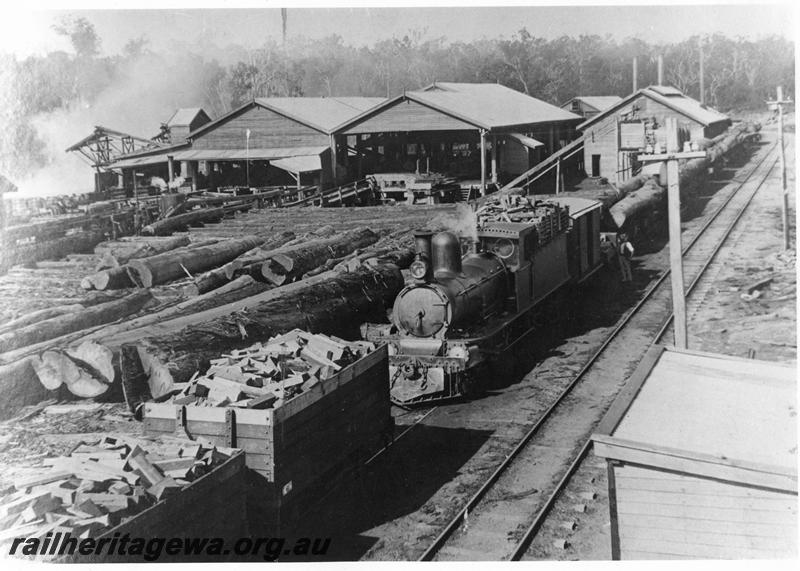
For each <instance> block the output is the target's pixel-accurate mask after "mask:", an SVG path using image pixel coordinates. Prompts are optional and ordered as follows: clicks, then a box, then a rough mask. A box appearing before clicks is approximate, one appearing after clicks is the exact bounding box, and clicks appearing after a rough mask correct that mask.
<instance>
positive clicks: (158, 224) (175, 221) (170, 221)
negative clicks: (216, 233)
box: [142, 208, 225, 236]
mask: <svg viewBox="0 0 800 571" xmlns="http://www.w3.org/2000/svg"><path fill="white" fill-rule="evenodd" d="M224 216H225V208H200V209H197V210H192V211H190V212H186V213H184V214H179V215H177V216H173V217H171V218H164V219H163V220H156V221H155V222H153V223H152V224H148V225H147V226H145V227H144V228H142V234H147V235H150V236H166V235H167V234H172V233H173V232H177V231H178V230H183V229H185V228H186V227H188V226H193V225H195V224H206V223H208V222H219V221H220V220H222V218H223V217H224Z"/></svg>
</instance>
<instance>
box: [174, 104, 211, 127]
mask: <svg viewBox="0 0 800 571" xmlns="http://www.w3.org/2000/svg"><path fill="white" fill-rule="evenodd" d="M201 113H202V114H203V115H204V116H205V118H206V120H207V121H210V120H211V117H209V116H208V114H207V113H206V112H205V111H203V109H202V108H200V107H182V108H181V109H178V110H177V111H175V113H173V114H172V117H170V118H169V119H168V120H167V125H169V126H170V127H178V126H180V127H186V126H189V125H191V124H192V123H193V122H194V120H195V118H196V117H197V116H198V115H200V114H201Z"/></svg>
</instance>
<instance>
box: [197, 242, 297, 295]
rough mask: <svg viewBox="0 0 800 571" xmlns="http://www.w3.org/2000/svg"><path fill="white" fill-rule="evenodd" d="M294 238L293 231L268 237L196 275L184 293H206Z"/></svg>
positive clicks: (240, 273)
mask: <svg viewBox="0 0 800 571" xmlns="http://www.w3.org/2000/svg"><path fill="white" fill-rule="evenodd" d="M294 238H295V234H294V232H289V231H287V232H283V233H281V234H279V235H278V236H276V237H274V238H270V239H268V240H266V241H264V242H263V243H262V244H260V245H259V246H257V247H255V248H253V249H251V250H248V251H247V252H244V253H243V254H240V255H239V256H237V257H236V258H235V259H233V260H231V261H230V262H228V263H226V264H224V265H223V266H220V267H219V268H215V269H213V270H210V271H209V272H207V273H205V274H203V275H202V276H198V277H197V278H195V280H194V283H192V284H190V285H188V286H186V287H185V288H184V290H183V291H184V295H187V296H194V295H200V294H202V293H206V292H208V291H211V290H213V289H215V288H218V287H220V286H221V285H223V284H225V283H227V282H228V281H229V280H232V279H234V277H238V276H239V275H242V274H243V273H249V272H237V271H238V270H240V269H241V268H243V267H249V266H250V265H251V264H254V263H256V262H258V261H261V262H263V260H264V259H265V258H264V255H265V254H267V253H268V252H271V251H272V250H274V249H276V248H279V247H281V246H283V245H284V244H286V243H287V242H289V241H291V240H293V239H294Z"/></svg>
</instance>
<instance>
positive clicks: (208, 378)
mask: <svg viewBox="0 0 800 571" xmlns="http://www.w3.org/2000/svg"><path fill="white" fill-rule="evenodd" d="M374 350H375V346H374V345H373V344H372V343H369V342H364V341H355V342H347V341H344V340H343V339H339V338H338V337H333V336H327V335H322V334H313V333H308V332H305V331H302V330H300V329H295V330H293V331H290V332H289V333H285V334H283V335H279V336H276V337H272V338H270V339H269V340H268V341H266V342H264V343H256V344H254V345H251V346H249V347H247V348H244V349H238V350H234V351H231V352H230V353H228V354H223V355H222V356H221V357H220V358H218V359H212V360H211V366H210V368H209V369H208V370H207V371H206V372H205V373H204V374H203V375H201V376H196V375H195V376H194V377H193V378H192V379H191V380H190V381H189V382H188V383H181V385H185V386H180V385H175V389H174V390H177V391H178V392H177V393H176V394H175V395H174V396H173V397H171V399H170V402H172V403H174V404H178V405H191V406H216V407H224V406H232V407H240V408H251V409H266V408H273V409H275V408H279V407H281V406H282V405H283V404H284V403H285V402H287V401H289V400H291V399H292V398H294V397H295V396H297V395H299V394H302V393H304V392H305V391H307V390H308V389H310V388H311V387H313V386H315V385H317V384H319V383H321V382H324V381H325V380H326V379H328V378H330V377H332V376H333V375H335V374H336V373H338V372H339V371H340V370H342V369H343V368H344V367H346V366H348V365H350V364H352V363H354V362H355V361H357V360H358V359H361V358H362V357H364V356H366V355H368V354H369V353H371V352H372V351H374Z"/></svg>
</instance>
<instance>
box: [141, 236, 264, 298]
mask: <svg viewBox="0 0 800 571" xmlns="http://www.w3.org/2000/svg"><path fill="white" fill-rule="evenodd" d="M263 243H264V239H263V238H258V237H256V236H246V237H244V238H240V239H238V240H224V241H221V242H217V243H215V244H210V245H208V246H202V247H193V248H185V249H180V250H174V251H172V252H166V253H164V254H159V255H157V256H151V257H149V258H141V259H136V260H131V261H130V262H129V264H128V266H129V267H130V268H131V271H132V273H133V274H135V277H136V280H137V282H138V284H139V285H141V286H142V287H152V286H154V285H158V284H163V283H167V282H170V281H173V280H176V279H179V278H182V277H191V276H192V275H193V274H196V273H199V272H204V271H206V270H209V269H211V268H216V267H218V266H221V265H222V264H225V263H227V262H230V261H231V260H233V259H235V258H237V257H238V256H239V255H241V254H243V253H244V252H247V251H248V250H252V249H253V248H255V247H257V246H259V245H260V244H263ZM187 274H188V276H187Z"/></svg>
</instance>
